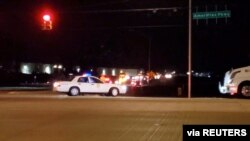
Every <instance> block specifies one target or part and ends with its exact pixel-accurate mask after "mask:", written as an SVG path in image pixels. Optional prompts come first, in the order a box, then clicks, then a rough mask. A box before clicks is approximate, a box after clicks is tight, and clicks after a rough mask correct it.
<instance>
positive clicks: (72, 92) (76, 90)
mask: <svg viewBox="0 0 250 141" xmlns="http://www.w3.org/2000/svg"><path fill="white" fill-rule="evenodd" d="M79 94H80V89H79V88H78V87H71V88H70V89H69V96H77V95H79Z"/></svg>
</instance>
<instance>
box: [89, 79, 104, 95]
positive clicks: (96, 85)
mask: <svg viewBox="0 0 250 141" xmlns="http://www.w3.org/2000/svg"><path fill="white" fill-rule="evenodd" d="M89 83H90V85H91V86H90V87H91V88H90V89H91V92H93V93H107V92H108V87H107V86H106V84H105V83H103V82H102V81H101V80H100V79H98V78H95V77H89Z"/></svg>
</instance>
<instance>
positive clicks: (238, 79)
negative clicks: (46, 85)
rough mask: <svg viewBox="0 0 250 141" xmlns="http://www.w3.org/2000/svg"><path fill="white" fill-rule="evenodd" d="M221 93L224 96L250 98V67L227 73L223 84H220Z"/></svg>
mask: <svg viewBox="0 0 250 141" xmlns="http://www.w3.org/2000/svg"><path fill="white" fill-rule="evenodd" d="M219 91H220V93H222V94H231V95H236V94H240V95H242V96H244V97H250V66H246V67H241V68H236V69H232V70H229V71H227V72H226V73H225V76H224V80H223V82H222V83H221V82H219Z"/></svg>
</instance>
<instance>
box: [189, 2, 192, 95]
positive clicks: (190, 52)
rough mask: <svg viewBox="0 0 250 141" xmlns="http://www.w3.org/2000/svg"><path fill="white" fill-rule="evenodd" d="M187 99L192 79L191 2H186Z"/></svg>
mask: <svg viewBox="0 0 250 141" xmlns="http://www.w3.org/2000/svg"><path fill="white" fill-rule="evenodd" d="M188 3H189V4H188V72H189V74H188V98H191V78H192V57H191V56H192V0H189V2H188Z"/></svg>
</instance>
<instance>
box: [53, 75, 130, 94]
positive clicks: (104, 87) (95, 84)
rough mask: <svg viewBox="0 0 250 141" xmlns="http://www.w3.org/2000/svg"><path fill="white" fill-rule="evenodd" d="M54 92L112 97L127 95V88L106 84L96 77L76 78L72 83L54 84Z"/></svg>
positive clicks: (59, 82) (61, 82) (58, 82)
mask: <svg viewBox="0 0 250 141" xmlns="http://www.w3.org/2000/svg"><path fill="white" fill-rule="evenodd" d="M53 90H54V91H57V92H65V93H68V95H69V96H76V95H79V94H80V93H101V94H108V95H111V96H117V95H119V94H125V93H126V92H127V86H125V85H120V84H110V83H104V82H103V81H101V80H100V79H99V78H98V77H95V76H75V77H74V78H73V79H72V80H71V81H57V82H55V83H54V84H53Z"/></svg>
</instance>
